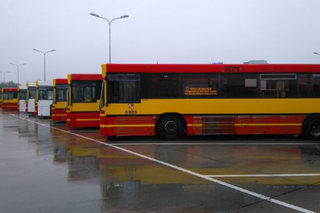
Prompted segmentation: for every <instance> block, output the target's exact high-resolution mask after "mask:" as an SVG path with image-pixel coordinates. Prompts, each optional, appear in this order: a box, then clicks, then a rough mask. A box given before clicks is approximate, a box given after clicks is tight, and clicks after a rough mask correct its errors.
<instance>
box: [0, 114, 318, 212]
mask: <svg viewBox="0 0 320 213" xmlns="http://www.w3.org/2000/svg"><path fill="white" fill-rule="evenodd" d="M50 126H51V127H54V128H50ZM68 132H71V133H72V134H68ZM0 134H1V143H0V153H1V154H0V169H1V171H2V172H1V173H0V178H1V182H0V194H1V198H2V199H1V200H0V206H1V209H2V210H3V212H299V211H300V212H307V210H310V212H318V211H320V203H319V202H317V201H318V200H319V198H320V193H319V192H320V190H319V184H320V171H319V168H320V158H319V155H320V146H319V143H310V142H309V141H304V140H303V139H299V138H298V139H297V138H292V137H269V138H268V137H264V138H262V140H260V139H261V138H259V137H248V141H247V139H245V140H244V139H243V138H242V139H239V140H237V138H231V139H229V140H228V139H227V140H226V139H225V138H222V140H217V139H216V138H206V139H202V138H200V139H199V140H194V139H191V140H189V139H186V140H184V141H177V142H174V143H173V142H172V141H168V142H166V141H165V142H163V141H159V140H157V139H150V140H149V139H148V138H146V139H145V138H142V139H141V138H130V139H129V140H128V139H126V138H124V139H120V140H112V141H107V140H106V139H105V138H103V137H102V136H101V135H100V134H99V131H98V129H83V130H77V131H72V130H70V129H68V128H67V127H66V126H65V124H64V123H53V122H52V121H51V120H49V119H37V118H29V117H28V116H27V115H24V114H22V115H18V114H14V115H11V114H10V113H3V112H2V113H0ZM78 135H81V136H83V137H79V136H78ZM87 138H90V139H92V140H88V139H87ZM261 141H263V142H262V143H261ZM98 142H101V143H98ZM246 142H248V143H246ZM274 142H278V144H274ZM137 143H139V144H137ZM269 143H273V144H269ZM114 146H115V147H114ZM117 147H119V149H118V148H117ZM120 149H124V150H128V151H127V152H125V151H123V150H120ZM129 152H132V153H138V154H140V155H143V156H146V157H145V158H143V157H140V156H138V155H134V154H131V153H129ZM148 158H151V159H155V160H154V161H152V160H150V159H148ZM158 161H159V162H164V164H161V163H158ZM166 163H167V164H170V165H173V166H174V167H170V166H166ZM175 167H177V169H175ZM179 168H181V169H185V170H187V171H190V173H188V172H184V171H183V170H179ZM193 173H196V174H199V175H198V176H195V175H193ZM210 178H212V179H215V180H218V181H222V182H224V183H227V184H230V185H232V186H235V187H239V188H241V189H245V190H249V191H252V192H255V193H258V194H261V195H264V196H268V197H272V198H274V199H276V200H278V201H282V202H283V203H285V204H288V206H286V205H278V204H276V203H274V202H269V201H265V200H262V199H259V198H257V197H254V196H251V195H250V194H247V193H244V192H242V191H239V190H236V189H235V188H230V187H227V186H223V185H221V184H219V183H217V182H214V181H210ZM290 205H293V206H294V207H300V208H301V209H295V210H294V209H293V208H291V207H290ZM304 210H306V211H304Z"/></svg>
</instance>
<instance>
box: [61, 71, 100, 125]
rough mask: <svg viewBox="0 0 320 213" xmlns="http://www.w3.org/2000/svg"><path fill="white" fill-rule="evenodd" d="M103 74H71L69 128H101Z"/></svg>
mask: <svg viewBox="0 0 320 213" xmlns="http://www.w3.org/2000/svg"><path fill="white" fill-rule="evenodd" d="M101 84H102V76H101V74H69V75H68V93H69V95H68V106H67V126H69V127H71V128H73V129H76V128H85V127H99V126H100V117H99V116H100V115H99V103H100V92H101Z"/></svg>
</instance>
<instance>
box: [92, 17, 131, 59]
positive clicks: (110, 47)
mask: <svg viewBox="0 0 320 213" xmlns="http://www.w3.org/2000/svg"><path fill="white" fill-rule="evenodd" d="M90 15H92V16H94V17H97V18H101V19H104V20H106V21H107V22H108V23H109V64H111V23H112V22H113V21H114V20H117V19H122V18H128V17H129V16H128V15H123V16H120V17H117V18H114V19H111V21H109V19H107V18H105V17H102V16H99V15H98V14H95V13H90Z"/></svg>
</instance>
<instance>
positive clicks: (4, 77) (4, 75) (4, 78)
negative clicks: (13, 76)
mask: <svg viewBox="0 0 320 213" xmlns="http://www.w3.org/2000/svg"><path fill="white" fill-rule="evenodd" d="M0 73H2V74H3V87H4V85H5V83H6V74H7V73H10V71H6V72H1V71H0Z"/></svg>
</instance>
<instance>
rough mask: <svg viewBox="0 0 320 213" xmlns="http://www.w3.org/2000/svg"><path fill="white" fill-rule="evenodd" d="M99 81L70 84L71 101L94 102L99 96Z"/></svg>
mask: <svg viewBox="0 0 320 213" xmlns="http://www.w3.org/2000/svg"><path fill="white" fill-rule="evenodd" d="M100 90H101V81H94V82H86V83H85V82H74V83H72V85H71V102H72V103H84V102H96V101H97V100H98V99H99V98H100Z"/></svg>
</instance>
